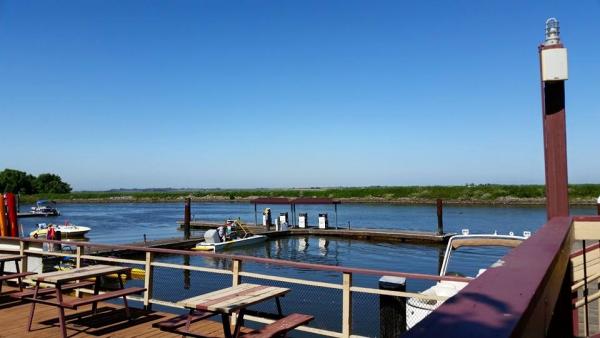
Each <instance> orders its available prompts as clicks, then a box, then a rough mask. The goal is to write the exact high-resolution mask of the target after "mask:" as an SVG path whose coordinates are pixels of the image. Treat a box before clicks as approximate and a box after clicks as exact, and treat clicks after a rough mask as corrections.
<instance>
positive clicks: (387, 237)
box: [177, 221, 455, 244]
mask: <svg viewBox="0 0 600 338" xmlns="http://www.w3.org/2000/svg"><path fill="white" fill-rule="evenodd" d="M177 223H178V224H179V226H180V228H183V221H179V222H177ZM220 226H223V223H217V222H209V221H191V222H190V228H191V229H193V230H208V229H216V228H218V227H220ZM244 226H245V227H246V228H247V229H248V230H250V231H251V232H252V233H255V234H259V235H266V236H268V237H269V238H273V237H282V236H302V235H304V236H306V235H314V236H332V237H343V238H351V239H360V240H376V241H387V242H412V243H432V244H435V243H446V242H447V241H448V239H449V238H450V237H451V236H452V235H455V234H454V233H445V234H441V235H439V234H437V233H435V232H426V231H411V230H394V229H371V228H354V229H348V228H339V227H338V228H328V229H319V228H314V227H309V228H290V229H289V230H286V231H267V230H266V229H265V228H264V227H263V226H256V225H255V224H245V225H244ZM272 228H273V227H272Z"/></svg>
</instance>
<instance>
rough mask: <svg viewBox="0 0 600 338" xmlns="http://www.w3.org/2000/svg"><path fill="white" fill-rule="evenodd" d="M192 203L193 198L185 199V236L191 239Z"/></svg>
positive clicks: (186, 238)
mask: <svg viewBox="0 0 600 338" xmlns="http://www.w3.org/2000/svg"><path fill="white" fill-rule="evenodd" d="M191 205H192V199H191V198H189V197H187V198H186V199H185V206H184V211H183V238H184V239H185V240H188V239H190V220H191Z"/></svg>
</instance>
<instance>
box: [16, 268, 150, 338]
mask: <svg viewBox="0 0 600 338" xmlns="http://www.w3.org/2000/svg"><path fill="white" fill-rule="evenodd" d="M130 271H131V268H130V267H125V266H114V265H90V266H86V267H81V268H75V269H70V270H64V271H54V272H47V273H42V274H37V275H33V276H31V277H30V278H31V280H33V281H34V282H35V289H34V293H33V297H32V298H26V299H28V300H31V302H32V304H31V311H30V314H29V325H28V328H27V330H28V331H31V324H32V321H33V314H34V311H35V305H36V303H41V304H46V305H52V306H56V307H57V308H58V315H59V323H60V329H61V332H62V337H63V338H64V337H66V336H67V329H66V325H65V311H64V309H65V308H77V307H78V306H82V305H87V304H92V313H96V310H97V304H98V302H99V301H102V300H106V299H111V298H117V297H123V302H124V305H125V311H126V313H127V316H128V317H130V314H129V308H128V305H127V298H126V295H127V294H131V293H137V292H141V291H144V290H145V289H143V288H129V289H125V288H124V283H123V280H122V279H121V275H126V274H128V273H130ZM111 274H116V275H117V279H118V280H119V285H120V289H119V290H117V291H113V292H108V293H106V294H103V295H99V292H100V278H99V277H101V276H107V275H111ZM90 278H95V281H94V295H93V296H91V297H87V298H81V299H76V300H73V301H63V297H62V291H64V290H67V289H69V290H70V289H72V287H71V286H72V285H73V284H74V283H72V282H75V281H80V280H86V279H90ZM40 283H49V284H54V285H55V287H54V288H55V294H56V302H52V301H48V300H45V299H40V298H38V293H41V292H40ZM75 284H76V283H75ZM80 284H83V283H80ZM63 286H64V288H63ZM41 294H42V295H48V293H41Z"/></svg>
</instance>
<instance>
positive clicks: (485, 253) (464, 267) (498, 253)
mask: <svg viewBox="0 0 600 338" xmlns="http://www.w3.org/2000/svg"><path fill="white" fill-rule="evenodd" d="M510 250H511V248H510V247H505V246H465V247H460V248H458V249H455V250H452V252H451V254H450V257H449V259H448V263H447V268H446V276H449V275H450V276H451V275H458V276H467V277H477V274H478V273H479V269H487V268H488V267H490V266H491V265H492V264H494V263H496V261H498V260H499V259H500V258H502V257H503V256H504V255H506V254H507V253H508V252H509V251H510Z"/></svg>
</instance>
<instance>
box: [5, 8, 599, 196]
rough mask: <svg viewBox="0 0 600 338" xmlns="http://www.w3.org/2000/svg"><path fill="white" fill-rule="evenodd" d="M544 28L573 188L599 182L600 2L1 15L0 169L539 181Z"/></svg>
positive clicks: (104, 182)
mask: <svg viewBox="0 0 600 338" xmlns="http://www.w3.org/2000/svg"><path fill="white" fill-rule="evenodd" d="M574 4H576V5H574ZM550 16H556V17H558V18H559V20H560V23H561V29H562V38H563V41H564V43H565V44H566V46H567V47H568V48H569V62H570V68H569V71H570V80H569V81H568V82H567V89H566V92H567V126H568V131H567V133H568V147H569V149H568V151H569V176H570V181H571V182H572V183H583V182H596V183H597V182H599V181H600V156H598V149H599V147H598V145H597V143H598V141H599V140H598V139H599V137H598V136H599V135H600V133H599V132H598V131H599V130H600V104H599V101H598V93H599V91H600V88H599V86H598V79H599V78H600V65H599V60H600V59H599V57H598V55H600V44H599V43H597V41H598V35H600V29H599V26H598V17H600V1H597V0H596V1H590V0H587V1H586V0H582V1H577V2H573V1H570V2H569V1H536V2H534V1H527V2H525V1H506V0H505V1H451V2H448V1H411V2H401V1H351V0H345V1H323V0H315V1H309V0H306V1H281V0H273V1H267V0H263V1H259V0H257V1H1V0H0V121H1V122H0V135H1V137H2V143H3V144H4V147H3V150H2V154H3V155H2V156H1V157H0V169H1V168H4V167H9V168H16V169H20V170H24V171H27V172H31V173H33V174H39V173H42V172H54V173H57V174H59V175H61V176H62V177H63V178H64V179H65V180H66V181H68V182H70V183H71V184H72V185H73V187H74V188H75V189H78V190H82V189H108V188H119V187H138V188H142V187H293V186H296V187H298V186H340V185H345V186H360V185H415V184H444V185H446V184H465V183H471V182H473V183H519V184H520V183H543V180H544V163H543V146H542V125H541V113H540V91H539V82H538V81H539V69H538V60H537V45H538V44H539V43H540V42H541V41H542V39H543V29H544V22H545V20H546V18H548V17H550Z"/></svg>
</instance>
